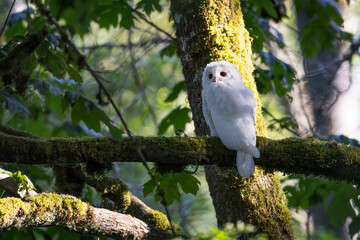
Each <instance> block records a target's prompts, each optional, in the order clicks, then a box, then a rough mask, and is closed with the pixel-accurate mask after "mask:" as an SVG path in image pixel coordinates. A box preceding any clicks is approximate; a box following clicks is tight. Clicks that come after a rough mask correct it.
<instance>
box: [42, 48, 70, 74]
mask: <svg viewBox="0 0 360 240" xmlns="http://www.w3.org/2000/svg"><path fill="white" fill-rule="evenodd" d="M46 69H47V70H48V71H49V72H51V73H52V74H53V75H54V76H55V77H57V78H63V76H64V75H65V73H66V69H67V66H66V64H65V61H64V59H62V58H61V57H60V56H58V55H57V54H56V53H53V52H52V51H48V53H47V55H46Z"/></svg>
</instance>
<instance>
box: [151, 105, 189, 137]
mask: <svg viewBox="0 0 360 240" xmlns="http://www.w3.org/2000/svg"><path fill="white" fill-rule="evenodd" d="M189 112H190V109H189V108H187V107H184V108H180V106H178V107H177V108H175V109H174V110H173V111H171V112H170V113H169V114H168V115H167V116H166V117H165V118H164V119H163V120H162V121H161V122H160V124H159V132H158V134H159V135H162V134H164V133H165V132H166V130H167V129H168V128H169V127H170V126H174V128H175V129H180V130H185V125H186V123H189V122H190V121H191V119H190V117H189Z"/></svg>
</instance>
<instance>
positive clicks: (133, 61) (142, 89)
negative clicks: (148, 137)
mask: <svg viewBox="0 0 360 240" xmlns="http://www.w3.org/2000/svg"><path fill="white" fill-rule="evenodd" d="M132 33H133V31H132V28H130V29H129V36H128V42H129V47H130V60H131V70H132V72H133V75H134V79H135V83H136V85H137V87H138V88H139V90H140V93H141V97H142V99H143V101H144V103H145V105H147V107H148V109H149V113H150V115H151V118H152V120H153V122H154V124H155V126H156V125H157V118H156V115H155V112H154V109H153V108H152V106H151V104H150V102H149V99H148V98H147V95H146V92H145V87H144V85H143V84H142V82H141V80H140V76H139V72H138V70H137V68H136V59H135V54H134V50H133V45H132V42H131V37H132Z"/></svg>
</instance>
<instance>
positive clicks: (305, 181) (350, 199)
mask: <svg viewBox="0 0 360 240" xmlns="http://www.w3.org/2000/svg"><path fill="white" fill-rule="evenodd" d="M288 179H296V180H297V183H296V184H295V185H294V186H290V185H289V186H286V187H284V191H285V192H286V194H287V198H288V204H289V206H290V207H294V208H296V209H299V208H301V209H309V208H310V207H311V206H315V205H318V204H323V203H325V201H328V199H330V203H329V205H328V206H327V208H326V214H327V215H328V216H329V218H330V222H331V224H333V225H334V226H335V227H338V226H341V225H344V223H345V221H346V219H347V218H349V217H350V218H355V220H354V221H353V222H352V223H351V224H350V226H349V230H350V231H351V234H352V235H354V234H355V233H356V232H357V231H358V229H357V230H355V228H356V227H358V224H359V223H358V219H357V217H356V212H355V209H354V208H353V206H356V207H359V206H360V200H359V199H358V190H357V189H356V188H355V187H354V186H352V185H350V184H347V183H344V182H340V183H337V182H334V181H326V180H323V179H319V178H305V177H302V176H293V177H288ZM339 208H341V210H340V209H339Z"/></svg>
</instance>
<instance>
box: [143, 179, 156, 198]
mask: <svg viewBox="0 0 360 240" xmlns="http://www.w3.org/2000/svg"><path fill="white" fill-rule="evenodd" d="M143 187H144V188H143V194H144V197H146V196H147V195H149V194H150V193H152V192H153V191H154V190H155V187H156V186H155V183H154V181H153V180H152V179H150V180H149V181H147V182H146V183H145V184H144V185H143Z"/></svg>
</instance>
